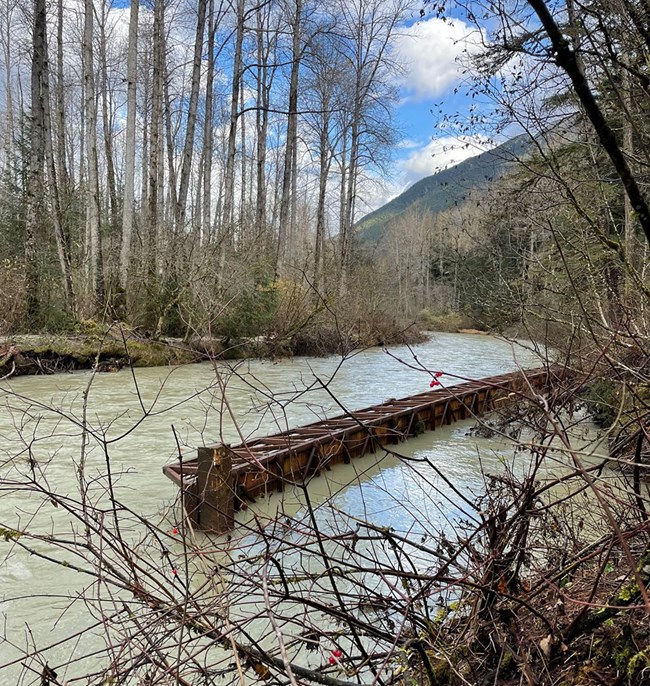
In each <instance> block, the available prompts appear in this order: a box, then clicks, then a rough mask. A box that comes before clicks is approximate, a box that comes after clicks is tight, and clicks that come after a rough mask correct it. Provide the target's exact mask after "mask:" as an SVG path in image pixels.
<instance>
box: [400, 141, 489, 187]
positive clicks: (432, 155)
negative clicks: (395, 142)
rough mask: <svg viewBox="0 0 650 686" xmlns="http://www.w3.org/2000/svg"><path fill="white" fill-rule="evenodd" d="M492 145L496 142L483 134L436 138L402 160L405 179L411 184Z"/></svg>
mask: <svg viewBox="0 0 650 686" xmlns="http://www.w3.org/2000/svg"><path fill="white" fill-rule="evenodd" d="M492 147H494V143H492V142H491V141H490V140H489V139H488V138H486V137H485V136H481V135H474V136H443V137H441V138H434V139H433V140H432V141H431V142H429V143H427V145H425V146H424V147H422V148H419V149H418V150H414V151H413V152H412V153H411V154H410V155H409V156H408V157H407V158H406V159H404V160H402V161H401V162H400V167H401V169H402V178H403V181H404V182H405V183H406V185H410V184H412V183H415V182H416V181H419V180H420V179H422V178H424V177H425V176H430V175H431V174H436V173H437V172H439V171H442V170H443V169H447V168H448V167H453V166H454V165H455V164H458V163H459V162H462V161H463V160H466V159H468V158H469V157H474V156H475V155H479V154H480V153H482V152H485V151H486V150H489V149H490V148H492Z"/></svg>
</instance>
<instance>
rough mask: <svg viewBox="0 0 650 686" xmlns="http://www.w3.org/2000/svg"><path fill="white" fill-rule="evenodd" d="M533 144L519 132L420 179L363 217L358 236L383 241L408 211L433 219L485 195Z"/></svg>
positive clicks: (363, 239)
mask: <svg viewBox="0 0 650 686" xmlns="http://www.w3.org/2000/svg"><path fill="white" fill-rule="evenodd" d="M468 145H469V144H468ZM530 147H531V142H530V138H529V136H528V135H527V134H520V135H519V136H517V137H516V138H512V139H510V140H508V141H506V142H505V143H502V144H501V145H498V146H496V147H494V148H493V149H492V150H488V151H487V152H483V153H481V154H480V155H476V156H475V157H470V158H469V159H467V160H464V161H463V162H460V163H459V164H457V165H454V166H452V167H450V168H449V169H443V170H441V171H439V172H437V173H436V174H433V175H431V176H427V177H425V178H424V179H421V180H420V181H417V182H416V183H414V184H413V185H412V186H411V187H409V188H407V189H406V190H405V191H404V192H403V193H400V195H398V196H397V197H396V198H393V199H392V200H391V201H390V202H388V203H386V204H385V205H383V206H382V207H380V208H379V209H377V210H375V211H374V212H371V213H370V214H367V215H366V216H365V217H363V218H362V219H361V220H360V221H359V222H358V224H357V226H356V229H357V231H358V236H359V239H360V240H361V241H367V242H379V241H381V240H382V239H383V238H384V237H385V235H386V233H387V231H388V229H389V227H390V225H391V224H392V223H393V222H394V221H396V220H399V219H400V218H401V217H403V216H404V215H406V214H407V213H411V214H417V213H419V214H421V215H428V216H431V218H433V217H434V216H435V215H436V214H438V213H439V212H444V211H445V210H448V209H449V208H451V207H458V206H459V205H462V204H464V203H465V201H466V200H468V199H469V197H470V196H473V195H482V196H483V197H486V196H487V195H488V194H489V193H490V192H491V189H492V188H493V187H494V186H495V185H496V183H497V182H498V181H499V179H500V178H501V177H502V176H503V175H504V174H507V173H508V172H512V171H513V169H514V165H515V164H516V163H517V162H521V161H523V159H524V158H525V155H526V151H527V150H530Z"/></svg>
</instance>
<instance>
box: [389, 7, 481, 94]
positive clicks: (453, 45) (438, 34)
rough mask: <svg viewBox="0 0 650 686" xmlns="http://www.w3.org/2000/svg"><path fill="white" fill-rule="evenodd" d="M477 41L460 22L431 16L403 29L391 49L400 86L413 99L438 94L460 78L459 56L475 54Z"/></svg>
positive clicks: (472, 32)
mask: <svg viewBox="0 0 650 686" xmlns="http://www.w3.org/2000/svg"><path fill="white" fill-rule="evenodd" d="M479 39H480V35H479V34H478V32H477V30H476V29H475V28H472V27H470V26H468V25H467V24H465V23H464V22H462V21H460V20H453V21H443V20H442V19H438V18H436V17H432V18H431V19H427V20H426V21H419V22H417V23H415V24H413V25H412V26H408V27H406V28H404V29H403V30H402V31H401V32H400V34H399V35H398V36H397V38H396V47H395V57H396V58H397V60H398V62H399V63H400V64H401V65H402V68H403V73H402V78H401V82H402V85H403V86H404V87H405V88H407V89H408V90H410V91H412V92H413V93H414V94H415V96H416V97H417V98H422V99H423V98H435V97H438V96H440V95H442V94H443V93H444V92H445V91H446V90H448V89H449V87H450V86H451V85H452V84H454V83H456V82H458V80H459V79H460V78H461V76H462V71H463V67H462V65H461V59H462V56H463V55H464V54H467V53H472V52H476V51H477V50H478V48H479Z"/></svg>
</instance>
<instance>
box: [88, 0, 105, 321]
mask: <svg viewBox="0 0 650 686" xmlns="http://www.w3.org/2000/svg"><path fill="white" fill-rule="evenodd" d="M93 30H94V7H93V1H92V0H85V2H84V38H83V51H84V102H85V112H86V156H87V166H88V181H87V187H86V222H87V227H88V237H89V242H90V245H89V261H88V265H89V277H90V283H89V286H90V288H89V296H90V314H91V316H95V315H96V314H97V313H98V312H99V310H100V307H101V306H102V305H103V302H102V301H103V297H104V274H103V269H102V251H101V242H100V205H99V173H98V167H97V108H96V105H95V73H94V56H93Z"/></svg>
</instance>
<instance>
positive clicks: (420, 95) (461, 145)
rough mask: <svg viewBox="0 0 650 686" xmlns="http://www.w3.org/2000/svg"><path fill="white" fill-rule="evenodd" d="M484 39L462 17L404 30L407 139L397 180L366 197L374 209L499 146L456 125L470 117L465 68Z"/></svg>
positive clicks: (425, 21)
mask: <svg viewBox="0 0 650 686" xmlns="http://www.w3.org/2000/svg"><path fill="white" fill-rule="evenodd" d="M480 38H481V36H480V35H479V34H478V32H477V30H476V29H475V27H473V26H470V25H468V24H467V23H465V22H464V21H463V20H462V19H460V18H457V19H453V20H447V21H444V20H442V19H439V18H437V17H435V16H432V15H425V16H424V17H423V18H421V19H414V20H411V21H410V22H406V23H405V25H404V26H403V27H402V28H401V29H400V31H399V32H398V36H397V46H396V52H395V57H396V59H397V60H398V62H400V63H401V65H402V73H401V74H400V76H399V77H398V78H399V81H398V83H399V87H400V94H401V99H400V104H399V106H398V108H397V112H396V122H397V126H398V127H399V129H400V131H401V133H402V136H401V138H402V141H401V144H400V145H399V146H398V147H397V149H396V150H395V164H394V165H393V171H392V174H391V178H390V179H387V180H386V183H385V184H384V185H383V188H381V189H377V190H376V191H375V192H374V194H372V193H370V194H368V197H367V198H366V202H367V205H368V207H369V208H373V207H378V206H380V205H381V204H383V203H384V202H386V201H388V200H390V199H391V198H392V197H395V195H398V194H399V193H401V192H402V191H403V190H405V189H406V188H407V187H408V186H410V185H412V184H413V183H415V182H416V181H418V180H419V179H421V178H423V177H425V176H428V175H430V174H434V173H435V172H437V171H439V170H440V169H443V168H446V167H449V166H452V165H454V164H457V163H458V162H461V161H462V160H464V159H466V158H468V157H471V156H473V155H477V154H479V153H481V152H483V151H484V150H486V149H488V148H489V147H491V146H492V145H493V143H491V142H490V141H489V140H488V139H487V137H486V136H484V135H481V134H478V133H476V134H474V135H472V136H468V135H463V134H461V132H460V131H459V129H458V128H457V127H455V126H454V125H453V123H452V121H451V120H452V119H453V118H457V119H460V120H464V119H465V118H466V117H467V115H468V114H469V107H470V106H471V103H472V101H471V100H470V99H469V97H468V96H467V77H466V75H465V74H464V70H465V68H466V64H467V61H468V56H469V55H471V54H472V53H475V52H476V51H477V50H478V49H479V42H480Z"/></svg>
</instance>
